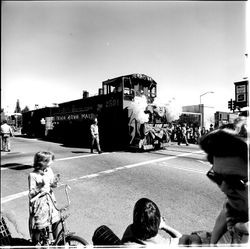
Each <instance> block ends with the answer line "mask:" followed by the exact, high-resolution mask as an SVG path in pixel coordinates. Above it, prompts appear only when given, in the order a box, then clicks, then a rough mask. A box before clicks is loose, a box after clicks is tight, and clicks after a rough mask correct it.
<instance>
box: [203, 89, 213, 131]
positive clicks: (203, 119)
mask: <svg viewBox="0 0 250 249" xmlns="http://www.w3.org/2000/svg"><path fill="white" fill-rule="evenodd" d="M208 93H214V92H212V91H208V92H205V93H203V94H201V95H200V105H199V110H200V113H201V128H202V127H203V126H204V106H202V105H201V97H202V96H204V95H206V94H208Z"/></svg>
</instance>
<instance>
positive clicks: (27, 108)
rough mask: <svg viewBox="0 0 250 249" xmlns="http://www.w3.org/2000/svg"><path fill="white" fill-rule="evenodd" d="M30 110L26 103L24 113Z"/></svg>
mask: <svg viewBox="0 0 250 249" xmlns="http://www.w3.org/2000/svg"><path fill="white" fill-rule="evenodd" d="M29 110H30V109H29V107H28V106H27V105H26V106H25V107H24V109H23V110H22V113H24V112H28V111H29Z"/></svg>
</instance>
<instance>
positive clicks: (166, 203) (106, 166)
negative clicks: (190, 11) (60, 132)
mask: <svg viewBox="0 0 250 249" xmlns="http://www.w3.org/2000/svg"><path fill="white" fill-rule="evenodd" d="M11 142H12V150H11V152H10V153H5V152H3V153H1V211H3V212H5V213H6V214H7V215H8V216H9V217H11V219H13V220H15V221H16V224H17V232H16V228H15V229H14V228H13V229H12V227H11V232H12V233H13V234H14V235H13V236H15V237H24V238H27V239H28V238H29V232H28V215H29V211H28V197H27V193H28V181H27V178H28V174H29V173H30V172H31V171H32V163H33V162H32V161H33V156H34V154H35V153H36V152H37V151H40V150H49V151H53V152H54V153H55V155H56V161H55V163H54V164H53V165H52V168H53V170H54V173H60V175H61V182H62V183H66V184H69V185H70V186H71V190H70V199H71V206H70V217H69V218H68V219H67V224H68V228H69V230H70V231H72V232H76V234H77V235H79V236H81V237H83V238H85V239H86V240H87V241H88V242H89V243H92V235H93V233H94V231H95V229H96V228H97V227H98V226H100V225H102V224H105V225H107V226H109V227H110V228H111V229H112V230H113V231H114V232H115V233H116V234H117V235H118V237H120V238H121V237H122V234H123V232H124V231H125V229H126V227H127V226H128V225H129V224H130V223H131V222H132V213H133V207H134V204H135V202H136V201H137V200H138V199H139V198H142V197H147V198H149V199H151V200H153V201H154V202H156V203H157V205H158V206H159V208H160V210H161V214H162V215H163V216H164V217H165V219H166V222H167V223H168V224H169V225H170V226H172V227H174V228H175V229H177V230H179V231H180V232H181V233H190V232H192V231H198V230H207V231H211V229H212V227H213V225H214V221H215V218H216V216H217V215H218V213H219V211H220V208H221V207H222V204H223V200H224V197H223V195H222V193H221V192H220V191H219V189H218V188H217V186H216V185H214V184H213V183H211V182H210V181H209V180H208V179H207V177H206V172H207V171H208V169H209V168H210V167H211V165H209V163H208V162H207V161H206V156H205V154H204V153H203V152H202V151H201V150H200V148H199V147H198V146H197V145H190V146H185V145H181V146H178V145H176V143H172V144H170V145H169V146H168V147H167V148H166V149H165V150H158V151H150V152H144V153H135V152H125V151H121V152H109V153H103V154H100V155H99V154H97V153H96V154H90V153H89V149H88V148H75V147H66V146H64V145H62V144H58V143H52V142H47V141H42V140H38V139H28V138H23V137H14V138H12V140H11ZM55 194H56V198H57V202H58V205H59V206H63V205H64V204H65V203H66V198H65V193H64V188H63V187H59V188H57V189H56V190H55Z"/></svg>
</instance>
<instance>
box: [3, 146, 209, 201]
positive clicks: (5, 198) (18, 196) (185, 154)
mask: <svg viewBox="0 0 250 249" xmlns="http://www.w3.org/2000/svg"><path fill="white" fill-rule="evenodd" d="M200 153H203V151H202V150H200V151H195V152H187V153H182V154H179V155H176V156H168V157H163V158H158V159H152V160H148V161H144V162H140V163H134V164H129V165H125V166H120V167H117V168H114V169H109V170H104V171H100V172H98V173H93V174H89V175H85V176H81V177H77V178H73V179H69V180H67V181H68V182H72V181H77V180H80V179H90V178H95V177H98V176H100V175H103V174H110V173H113V172H115V171H118V170H124V169H129V168H135V167H139V166H143V165H146V164H150V163H158V162H162V161H168V160H172V159H175V158H178V157H185V156H187V155H192V154H200ZM86 156H91V155H83V156H77V157H66V158H61V159H57V161H62V160H72V159H76V158H80V157H86ZM170 167H171V168H176V169H180V170H186V171H190V172H195V173H204V172H203V171H201V170H193V169H187V168H182V167H175V166H170ZM27 195H28V191H23V192H20V193H17V194H13V195H9V196H6V197H3V198H1V204H3V203H6V202H9V201H12V200H15V199H18V198H21V197H24V196H27Z"/></svg>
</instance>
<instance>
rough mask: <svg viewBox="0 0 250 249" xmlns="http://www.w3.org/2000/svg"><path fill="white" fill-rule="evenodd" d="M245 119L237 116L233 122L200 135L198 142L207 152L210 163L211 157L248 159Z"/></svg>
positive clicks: (211, 161)
mask: <svg viewBox="0 0 250 249" xmlns="http://www.w3.org/2000/svg"><path fill="white" fill-rule="evenodd" d="M247 139H248V130H247V119H246V118H238V119H236V120H235V122H234V123H233V124H230V125H227V126H222V127H221V128H219V129H217V130H214V131H212V132H210V133H208V134H207V135H205V136H203V137H201V139H200V141H199V144H200V147H201V149H203V150H204V151H205V152H206V153H207V158H208V161H209V162H210V163H213V157H214V156H217V157H228V156H239V157H241V158H242V159H244V160H245V161H246V162H247V161H248V143H247Z"/></svg>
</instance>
